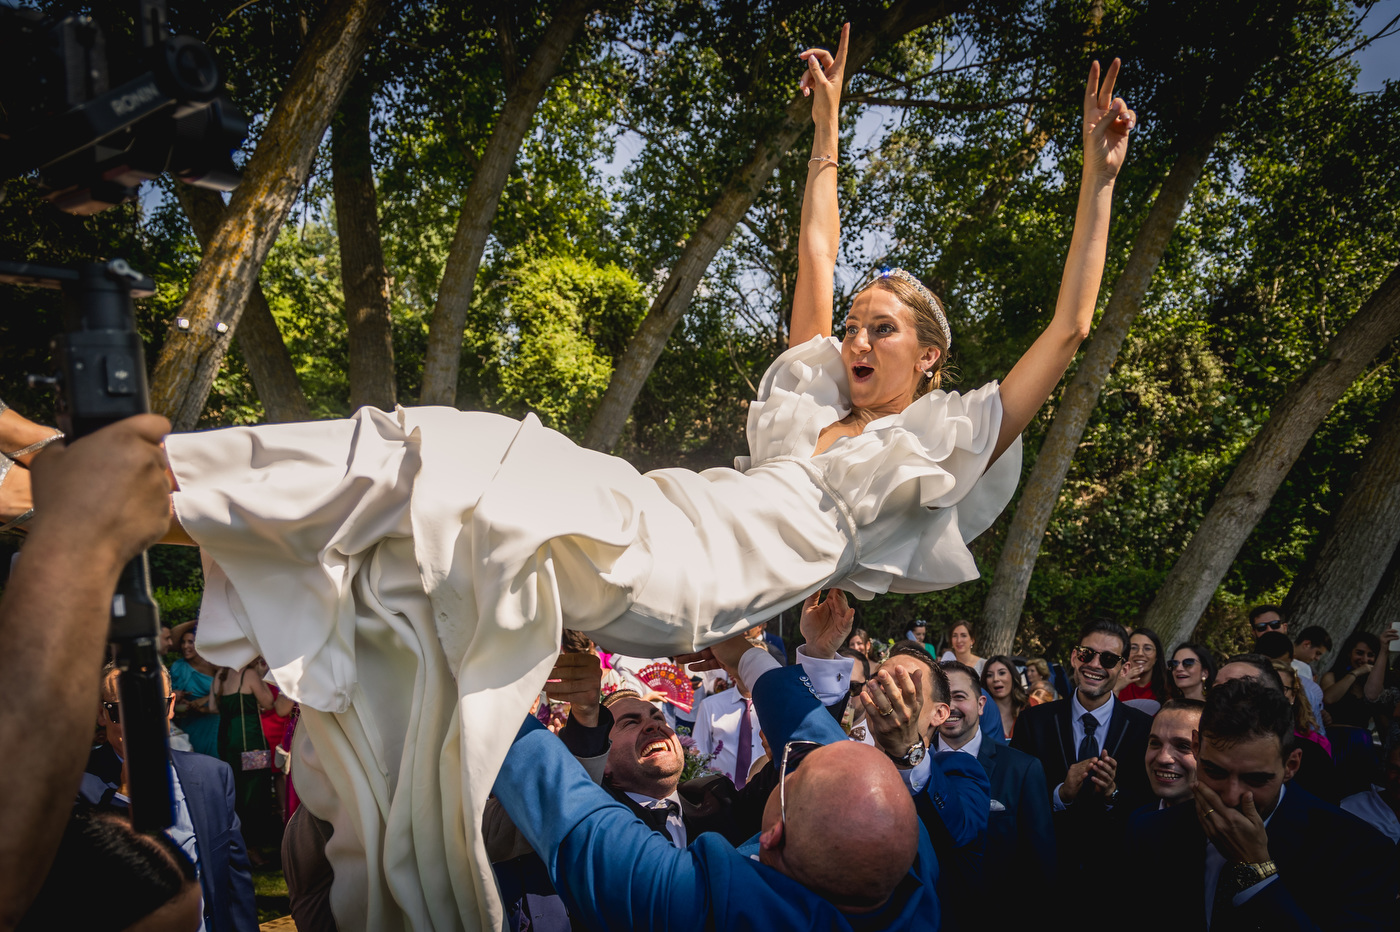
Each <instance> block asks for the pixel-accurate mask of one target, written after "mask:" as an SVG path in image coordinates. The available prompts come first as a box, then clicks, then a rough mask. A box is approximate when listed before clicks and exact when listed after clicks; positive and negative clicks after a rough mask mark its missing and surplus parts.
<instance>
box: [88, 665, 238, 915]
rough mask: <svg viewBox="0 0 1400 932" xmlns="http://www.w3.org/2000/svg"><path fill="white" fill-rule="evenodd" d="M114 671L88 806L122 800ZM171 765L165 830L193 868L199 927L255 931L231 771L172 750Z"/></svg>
mask: <svg viewBox="0 0 1400 932" xmlns="http://www.w3.org/2000/svg"><path fill="white" fill-rule="evenodd" d="M161 674H162V679H163V680H164V682H165V691H166V695H167V697H168V698H169V699H171V700H173V696H172V695H171V691H170V674H169V673H168V672H166V671H165V669H164V668H162V669H161ZM117 676H118V671H117V670H116V668H115V667H111V666H108V667H107V669H106V670H104V671H103V676H102V706H101V712H100V714H99V716H98V721H99V723H100V724H102V725H103V726H105V727H106V730H107V744H106V745H104V746H103V747H100V748H98V749H97V750H95V751H93V753H92V755H91V757H90V758H89V759H88V768H87V772H86V773H85V774H84V775H83V783H82V787H81V790H80V795H81V796H82V797H83V798H84V799H85V800H86V801H87V802H89V803H92V804H94V805H98V806H104V807H113V808H120V809H124V808H126V807H127V806H128V805H129V801H128V800H127V797H126V795H125V791H126V773H125V760H126V745H125V742H124V734H123V731H122V715H121V697H120V696H118V694H117ZM166 715H167V719H168V718H169V717H170V716H173V715H174V703H173V701H171V702H169V703H168V705H167V709H166ZM170 769H171V771H172V773H173V775H174V780H173V781H172V783H173V786H174V790H175V824H174V825H172V826H171V827H170V828H169V829H167V830H166V833H167V834H168V835H169V836H170V838H171V840H172V841H174V842H175V843H176V844H177V845H179V846H180V849H181V850H182V851H183V852H184V853H185V856H186V857H188V858H189V859H190V861H191V862H192V863H193V864H194V865H195V869H196V871H197V872H198V875H199V885H200V892H201V894H202V895H203V903H202V905H201V911H202V921H201V925H200V927H199V928H200V932H255V930H256V929H257V928H258V913H257V904H256V902H255V899H254V896H253V878H252V875H251V874H250V873H249V870H248V854H247V850H246V848H245V847H244V844H243V832H242V829H241V827H240V825H239V821H238V814H237V813H236V812H235V811H234V808H233V770H232V769H231V768H230V767H229V765H228V764H226V763H224V762H223V761H221V760H219V759H218V758H214V757H209V756H207V755H204V754H194V753H192V752H189V751H175V750H172V751H171V752H170Z"/></svg>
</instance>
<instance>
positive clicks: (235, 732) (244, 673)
mask: <svg viewBox="0 0 1400 932" xmlns="http://www.w3.org/2000/svg"><path fill="white" fill-rule="evenodd" d="M261 659H262V658H260V657H259V658H257V659H255V660H254V661H253V662H252V663H250V664H248V665H247V666H246V667H244V668H243V669H241V670H239V671H237V672H236V673H235V672H234V671H233V670H230V669H229V668H228V667H220V668H219V672H218V675H217V676H216V677H215V678H214V695H215V696H216V697H217V699H218V707H219V757H220V758H222V759H223V760H224V761H225V762H226V763H227V764H228V765H229V766H230V767H232V768H233V791H234V799H233V805H234V810H235V811H236V812H237V813H238V818H239V820H240V821H241V822H242V823H243V838H244V840H245V841H246V842H247V845H248V856H249V859H250V860H251V861H253V862H254V866H258V862H259V861H261V860H262V858H261V856H260V854H259V851H258V849H266V848H271V847H275V846H278V845H280V844H281V837H280V834H281V827H282V821H281V819H279V818H278V816H277V810H276V809H275V808H274V796H273V788H272V760H271V758H272V754H271V749H270V748H269V747H268V744H267V738H266V737H264V735H263V730H262V718H261V717H260V716H259V714H258V713H259V712H260V711H261V710H263V709H273V708H276V707H277V700H276V699H274V698H273V695H272V690H270V689H268V687H267V684H266V683H264V682H263V680H262V677H261V676H259V675H258V672H257V667H258V662H259V661H260V660H261ZM284 701H286V702H287V705H290V704H291V703H290V701H288V700H284ZM250 751H251V752H257V751H262V752H265V753H263V754H261V755H248V756H245V752H250Z"/></svg>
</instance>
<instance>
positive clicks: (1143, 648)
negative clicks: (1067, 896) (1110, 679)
mask: <svg viewBox="0 0 1400 932" xmlns="http://www.w3.org/2000/svg"><path fill="white" fill-rule="evenodd" d="M1117 691H1118V698H1119V699H1122V700H1123V701H1124V702H1127V701H1128V700H1129V699H1151V700H1153V701H1154V702H1159V703H1161V702H1166V701H1167V699H1168V698H1169V695H1168V693H1169V690H1168V689H1167V658H1166V657H1165V656H1163V651H1162V639H1161V638H1159V637H1158V636H1157V632H1156V631H1153V630H1152V629H1151V628H1134V629H1133V633H1132V636H1131V637H1129V638H1128V662H1127V663H1125V664H1123V666H1122V668H1121V672H1120V673H1119V675H1118V686H1117Z"/></svg>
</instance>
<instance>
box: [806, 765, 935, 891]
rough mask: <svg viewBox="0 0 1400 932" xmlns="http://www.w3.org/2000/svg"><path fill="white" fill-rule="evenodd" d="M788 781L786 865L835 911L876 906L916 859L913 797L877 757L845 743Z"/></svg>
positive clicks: (917, 822)
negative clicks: (828, 902)
mask: <svg viewBox="0 0 1400 932" xmlns="http://www.w3.org/2000/svg"><path fill="white" fill-rule="evenodd" d="M797 773H798V774H801V777H800V779H797V780H794V779H793V776H796V775H797V774H793V775H791V776H789V777H788V796H787V823H786V826H785V829H784V835H785V839H786V840H785V843H784V847H783V863H784V864H785V866H786V867H787V868H788V871H789V872H790V876H792V878H793V879H794V880H797V881H799V882H801V883H802V884H804V885H806V886H807V887H808V888H809V889H811V890H812V891H814V892H816V893H820V894H821V895H822V896H824V897H826V898H827V899H828V900H830V901H831V902H832V903H834V904H836V905H838V906H857V907H865V906H878V905H880V904H881V903H883V902H885V900H887V899H889V896H890V894H891V893H893V892H894V889H895V887H896V886H898V885H899V882H900V881H901V880H903V879H904V876H905V874H907V873H908V872H909V868H910V867H911V866H913V864H914V858H915V856H916V855H917V854H918V851H919V817H918V814H917V812H916V811H915V809H914V801H913V799H911V798H910V796H909V790H908V788H907V787H906V786H905V785H904V781H903V780H902V779H900V776H899V772H898V771H897V770H896V769H895V766H894V764H893V763H891V761H890V759H889V758H888V757H886V756H885V755H884V754H883V753H881V752H880V751H879V750H877V749H875V748H873V747H870V746H868V745H864V744H860V743H858V742H854V741H842V742H838V743H836V744H831V745H827V746H826V747H824V748H821V749H819V750H816V751H813V752H812V753H811V755H809V756H808V757H807V758H806V759H805V760H804V761H803V762H802V766H801V767H800V768H799V770H798V771H797Z"/></svg>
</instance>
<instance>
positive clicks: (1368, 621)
mask: <svg viewBox="0 0 1400 932" xmlns="http://www.w3.org/2000/svg"><path fill="white" fill-rule="evenodd" d="M1397 621H1400V547H1397V548H1396V550H1395V552H1394V553H1392V554H1391V555H1390V566H1389V567H1388V568H1387V569H1386V571H1385V575H1383V576H1382V577H1381V581H1380V585H1378V586H1376V591H1375V592H1374V593H1373V594H1372V595H1371V604H1370V605H1367V606H1366V614H1365V615H1364V616H1362V619H1361V630H1363V631H1369V632H1371V633H1372V634H1374V635H1377V636H1379V635H1380V633H1381V632H1382V631H1384V630H1385V629H1386V628H1389V627H1390V626H1391V625H1392V624H1394V623H1395V622H1397ZM1350 633H1351V632H1350V631H1348V632H1347V634H1350ZM1334 646H1335V648H1336V649H1337V650H1341V649H1342V642H1341V641H1335V642H1334Z"/></svg>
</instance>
